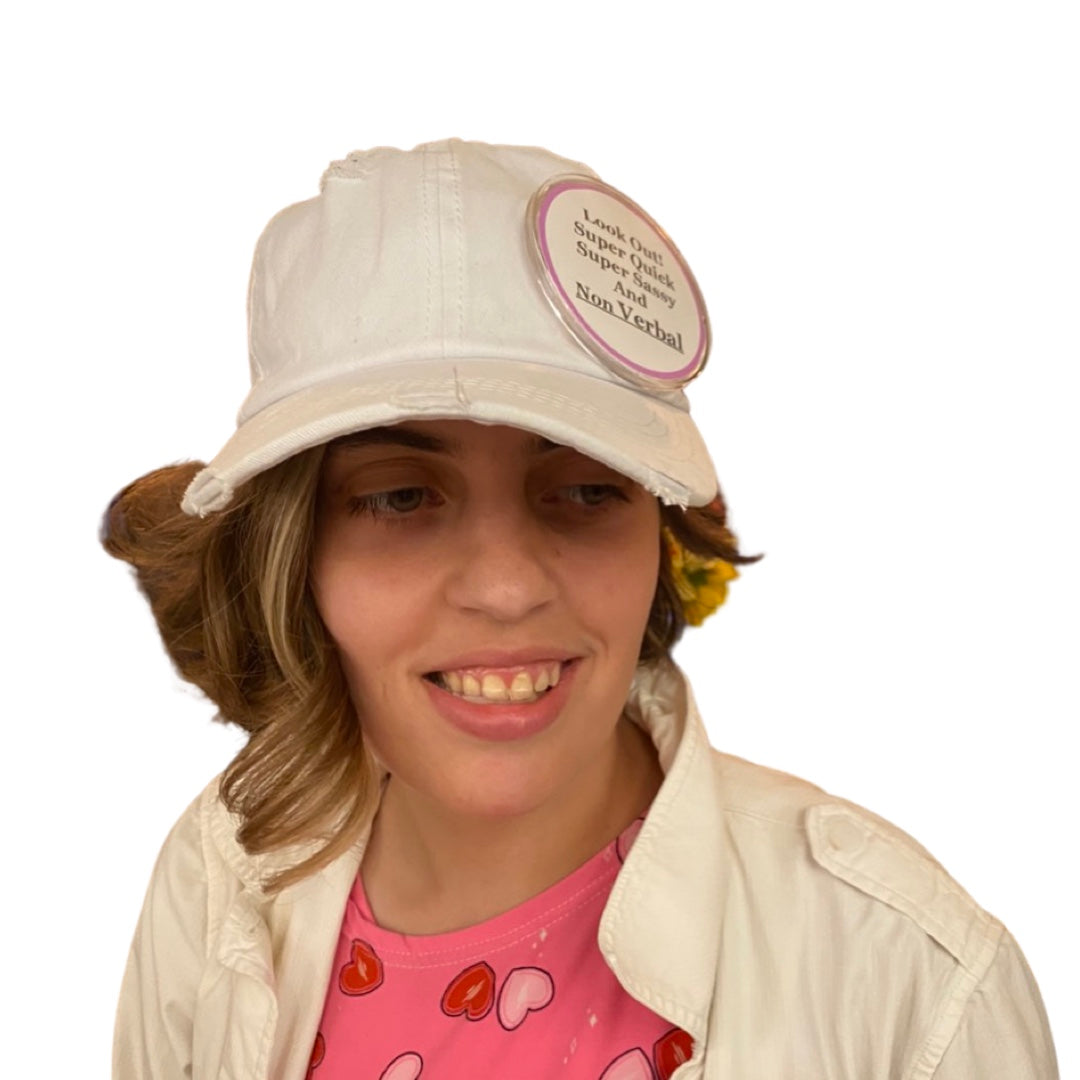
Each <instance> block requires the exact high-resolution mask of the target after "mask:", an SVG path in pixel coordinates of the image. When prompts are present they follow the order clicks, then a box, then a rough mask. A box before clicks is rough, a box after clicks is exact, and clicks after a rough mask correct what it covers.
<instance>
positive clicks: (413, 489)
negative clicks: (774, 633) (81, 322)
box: [105, 141, 1056, 1080]
mask: <svg viewBox="0 0 1080 1080" xmlns="http://www.w3.org/2000/svg"><path fill="white" fill-rule="evenodd" d="M249 317H250V341H251V362H252V378H253V389H252V392H251V395H250V396H249V398H248V400H247V402H246V403H245V405H244V408H243V410H242V412H241V416H240V423H239V427H238V430H237V432H236V434H235V435H234V436H233V438H232V439H231V440H230V441H229V442H228V443H227V444H226V446H225V448H224V449H223V450H222V451H221V453H220V454H219V455H218V456H217V458H215V459H214V461H212V462H211V463H210V465H209V466H208V467H207V468H204V469H196V468H194V467H186V466H177V467H173V468H171V469H165V470H160V471H159V472H157V473H153V474H150V476H148V477H144V478H143V479H142V480H141V481H137V482H136V483H135V484H134V485H132V486H131V487H130V488H129V489H127V490H126V491H125V492H122V493H121V494H120V496H118V498H117V500H116V501H114V504H113V506H112V507H111V508H110V512H109V514H108V515H107V519H106V526H105V541H106V546H107V547H108V549H109V550H110V551H111V552H112V553H114V554H116V555H118V556H119V557H121V558H125V559H127V560H128V561H130V562H131V563H132V564H133V565H134V566H135V567H136V569H137V570H138V572H139V575H140V581H141V584H142V586H143V588H144V590H145V592H146V594H147V596H148V598H149V600H150V602H151V604H152V606H153V608H154V611H155V615H156V617H157V619H158V622H159V625H160V627H161V629H162V633H163V637H164V639H165V643H166V646H167V648H168V649H169V651H170V654H171V655H172V657H173V659H174V661H175V662H176V664H177V666H178V667H179V669H180V671H181V673H182V674H183V675H184V676H185V677H187V678H188V679H190V680H191V681H193V682H194V683H196V684H197V685H198V686H200V687H201V688H202V689H203V690H204V691H205V692H206V693H207V694H208V695H209V696H210V697H211V698H212V699H213V700H214V701H215V702H216V703H217V704H218V706H219V708H220V711H221V714H222V716H223V717H224V718H226V719H227V720H231V721H233V722H236V723H238V724H240V725H241V726H242V727H244V728H245V729H246V730H247V731H248V732H249V733H250V738H249V741H248V743H247V745H246V746H245V748H244V749H243V750H242V751H241V753H240V754H239V755H238V756H237V758H236V759H235V761H234V762H233V763H232V765H231V766H230V767H229V769H228V770H227V771H226V773H225V774H224V776H223V777H222V779H221V781H220V783H218V782H215V783H213V784H211V785H210V787H209V788H207V790H206V791H205V792H204V793H203V795H202V796H200V798H199V799H198V800H196V802H195V803H194V804H193V805H192V807H191V808H190V809H189V810H188V812H187V813H186V814H185V815H184V816H183V817H182V818H181V820H180V822H179V823H178V824H177V826H176V828H175V829H174V831H173V833H172V834H171V835H170V837H169V839H168V840H167V842H166V845H165V847H164V849H163V852H162V856H161V859H160V860H159V863H158V866H157V868H156V870H155V873H154V876H153V879H152V881H151V885H150V889H149V892H148V895H147V900H146V905H145V908H144V911H143V915H142V918H141V921H140V925H139V928H138V930H137V932H136V937H135V942H134V944H133V947H132V952H131V957H130V960H129V966H128V970H127V974H126V977H125V983H124V988H123V991H122V998H121V1004H120V1012H119V1018H118V1024H117V1034H116V1045H115V1075H116V1076H117V1077H121V1078H128V1077H174V1076H175V1077H179V1076H194V1077H214V1076H251V1077H267V1078H271V1077H272V1078H274V1080H294V1078H295V1080H300V1078H302V1077H305V1076H308V1077H313V1078H315V1080H333V1078H337V1077H345V1076H349V1077H372V1078H382V1080H402V1078H410V1080H411V1078H414V1077H421V1076H423V1077H434V1076H442V1077H446V1076H465V1075H468V1076H475V1075H484V1076H509V1077H521V1078H526V1077H548V1076H552V1075H568V1076H577V1077H588V1078H589V1080H592V1078H594V1077H595V1078H603V1080H630V1078H634V1080H637V1078H642V1080H645V1078H656V1077H659V1078H667V1077H671V1076H678V1077H680V1078H690V1077H725V1078H739V1077H746V1078H749V1077H755V1078H757V1077H762V1076H769V1077H773V1076H775V1077H796V1076H815V1077H816V1076H830V1077H832V1076H836V1077H853V1078H854V1077H859V1078H866V1077H871V1076H872V1077H897V1078H900V1077H931V1076H933V1077H937V1078H939V1080H952V1078H959V1077H971V1076H979V1077H998V1076H1000V1077H1002V1078H1004V1077H1006V1076H1008V1077H1010V1078H1011V1077H1016V1076H1033V1077H1040V1078H1041V1077H1052V1076H1054V1075H1056V1067H1055V1063H1054V1053H1053V1048H1052V1045H1051V1041H1050V1034H1049V1030H1048V1027H1047V1023H1046V1018H1045V1014H1044V1012H1043V1009H1042V1004H1041V1001H1040V999H1039V995H1038V991H1037V989H1036V988H1035V985H1034V983H1033V981H1032V979H1031V976H1030V972H1029V971H1028V968H1027V966H1026V964H1025V962H1024V959H1023V957H1022V955H1021V954H1020V952H1019V950H1018V948H1017V947H1016V944H1015V942H1014V941H1013V940H1012V938H1011V937H1010V936H1009V935H1008V933H1007V932H1006V931H1005V930H1004V928H1003V927H1002V926H1001V925H1000V923H998V922H996V920H994V919H993V918H992V917H991V916H989V915H988V914H986V913H985V912H984V911H982V910H981V909H980V908H979V907H978V906H977V905H976V904H975V903H974V902H973V901H972V900H971V899H970V898H969V897H968V896H967V895H966V894H965V893H963V892H962V890H960V888H959V887H958V886H957V885H956V884H955V883H954V882H952V880H951V879H950V878H949V877H948V875H947V874H946V873H945V872H944V871H943V870H942V869H941V867H940V866H938V865H937V864H936V863H935V862H934V861H933V860H932V859H931V858H930V856H929V855H927V853H926V852H925V851H923V850H922V849H921V848H920V847H918V845H916V844H915V843H914V842H913V841H912V840H910V838H908V837H906V836H905V835H904V834H902V833H900V832H899V831H898V830H896V829H894V828H893V827H891V826H889V825H888V824H887V823H886V822H883V821H882V820H880V819H878V818H876V817H874V816H873V815H871V814H869V813H868V812H866V811H864V810H862V809H860V808H858V807H855V806H853V805H851V804H849V803H845V802H843V801H841V800H838V799H835V798H833V797H831V796H829V795H826V794H825V793H824V792H822V791H820V790H819V789H817V788H814V787H813V786H811V785H809V784H806V783H805V782H803V781H800V780H797V779H795V778H793V777H789V776H785V775H783V774H778V773H773V772H770V771H769V770H766V769H763V768H760V767H758V766H754V765H750V764H748V763H746V762H743V761H740V760H738V759H735V758H731V757H727V756H725V755H722V754H719V753H717V752H715V751H712V750H710V748H709V747H708V744H707V740H706V737H705V733H704V728H703V726H702V724H701V720H700V718H699V716H698V714H697V711H696V708H695V706H694V703H693V699H692V697H691V695H690V692H689V688H688V686H687V684H686V682H685V680H684V678H683V676H682V674H681V673H680V672H679V671H678V669H677V668H675V666H674V665H673V664H672V662H671V660H670V656H669V650H670V648H671V646H672V644H673V643H674V641H675V640H676V639H677V638H678V636H679V635H680V633H681V632H682V630H683V628H684V626H685V624H686V622H687V621H688V620H689V621H692V622H693V621H700V620H701V618H702V617H704V615H705V614H707V613H708V612H709V611H711V610H712V609H713V608H715V606H716V605H717V604H718V603H719V602H720V601H721V600H722V599H723V595H724V590H725V588H726V582H727V581H728V580H729V579H730V578H731V577H732V576H734V569H733V568H734V566H735V565H737V564H740V563H745V562H748V561H752V560H749V559H747V558H746V557H744V556H742V555H740V554H739V552H738V550H737V546H736V544H735V541H734V538H733V537H732V535H731V534H730V532H729V531H728V529H727V526H726V520H725V510H724V505H723V502H722V500H721V499H720V496H719V493H718V488H717V483H716V477H715V472H714V469H713V466H712V463H711V461H710V460H709V456H708V453H707V451H706V449H705V446H704V444H703V442H702V439H701V436H700V434H699V433H698V432H697V430H696V428H695V427H694V424H693V422H692V421H691V419H690V415H689V410H688V406H687V404H686V399H685V397H684V395H683V393H682V387H683V386H685V385H686V383H688V382H689V381H690V380H691V379H693V378H694V377H695V376H696V375H697V374H698V373H699V372H700V370H701V368H702V366H703V364H704V362H705V359H706V356H707V352H708V322H707V318H706V315H705V308H704V304H703V302H702V300H701V297H700V294H699V292H698V290H697V286H696V284H695V282H694V279H693V276H692V274H691V273H690V270H689V268H688V267H687V266H686V264H685V262H684V261H683V259H682V257H681V256H680V254H679V252H678V251H677V249H676V248H675V247H674V246H673V245H672V243H671V241H670V240H669V239H668V238H667V236H666V235H665V234H664V233H663V232H662V230H660V229H659V227H658V226H657V225H656V223H655V222H653V221H652V219H651V218H649V217H648V216H647V215H646V214H645V213H644V211H642V210H641V208H640V207H637V206H636V205H635V204H633V203H632V202H630V200H628V199H627V198H626V197H625V196H623V195H621V194H620V193H619V192H617V191H615V190H614V189H611V188H609V187H607V186H606V185H604V184H602V183H601V182H600V181H599V180H597V179H596V178H595V176H594V175H593V174H592V173H591V172H590V171H589V170H588V169H586V168H585V167H584V166H582V165H579V164H576V163H572V162H568V161H565V160H563V159H560V158H556V157H554V156H553V155H551V154H548V153H547V152H545V151H541V150H536V149H528V148H516V147H490V146H485V145H482V144H469V143H461V142H457V141H451V142H448V143H438V144H431V145H428V146H423V147H418V148H417V149H416V150H414V151H412V152H409V153H403V152H400V151H395V150H387V149H380V150H375V151H371V152H367V153H357V154H353V155H350V157H349V158H348V159H347V160H345V161H343V162H338V163H335V164H334V165H332V166H331V168H330V169H329V170H328V172H327V174H326V175H325V177H324V180H323V186H322V190H321V193H320V195H319V196H318V197H317V198H315V199H312V200H310V201H308V202H306V203H301V204H298V205H296V206H293V207H289V208H288V209H286V210H285V211H283V212H282V213H281V214H279V215H278V216H277V217H276V218H275V219H274V220H273V221H272V222H271V223H270V225H269V226H268V227H267V230H266V231H265V232H264V234H263V237H262V239H261V240H260V243H259V246H258V249H257V251H256V256H255V263H254V268H253V272H252V280H251V292H250V298H249ZM181 505H182V511H181V509H180V508H179V507H180V506H181Z"/></svg>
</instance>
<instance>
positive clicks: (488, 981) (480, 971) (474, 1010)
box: [442, 960, 495, 1020]
mask: <svg viewBox="0 0 1080 1080" xmlns="http://www.w3.org/2000/svg"><path fill="white" fill-rule="evenodd" d="M494 1000H495V972H494V971H492V970H491V968H490V967H488V965H487V964H485V963H484V962H483V960H481V961H480V963H479V964H473V966H472V967H467V968H466V969H465V970H464V971H463V972H461V974H460V975H456V976H455V977H454V978H453V979H452V980H451V982H450V985H449V986H448V987H447V988H446V990H445V991H444V993H443V996H442V1011H443V1012H444V1013H446V1015H447V1016H460V1015H461V1014H462V1013H465V1014H466V1017H467V1019H469V1020H482V1019H483V1018H484V1017H485V1016H487V1014H488V1013H489V1012H490V1011H491V1005H492V1003H493V1002H494Z"/></svg>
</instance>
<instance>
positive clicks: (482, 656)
mask: <svg viewBox="0 0 1080 1080" xmlns="http://www.w3.org/2000/svg"><path fill="white" fill-rule="evenodd" d="M579 656H580V653H573V652H568V651H567V650H566V649H559V648H556V647H551V648H548V647H546V646H543V645H540V646H536V647H535V648H528V649H484V650H482V651H481V650H479V649H478V650H477V651H476V652H470V653H461V654H460V655H459V656H455V657H452V658H451V659H449V660H445V661H443V662H442V663H440V664H437V665H435V666H434V667H431V668H429V669H428V671H427V672H425V674H429V673H431V672H434V671H455V670H456V669H458V668H470V667H492V668H499V667H517V666H518V665H519V664H535V663H536V662H537V661H540V660H558V661H559V662H560V663H564V662H566V661H568V660H576V659H577V658H578V657H579Z"/></svg>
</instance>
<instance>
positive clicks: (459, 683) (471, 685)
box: [439, 660, 562, 703]
mask: <svg viewBox="0 0 1080 1080" xmlns="http://www.w3.org/2000/svg"><path fill="white" fill-rule="evenodd" d="M561 671H562V664H561V663H560V662H559V661H557V660H556V661H554V662H553V663H551V664H550V665H548V666H545V667H543V668H541V669H540V674H539V675H538V676H537V678H536V682H535V684H534V683H533V681H532V677H531V676H530V674H529V672H527V671H519V672H517V674H515V675H514V677H513V679H512V680H511V682H510V685H509V687H508V686H507V685H506V681H505V680H504V679H503V678H502V676H501V675H496V674H494V673H493V672H489V673H488V674H487V675H485V676H484V678H483V680H482V681H481V680H480V679H477V677H476V676H475V675H471V674H468V673H466V674H464V675H463V674H460V673H459V672H457V671H441V672H439V681H440V683H441V685H442V687H443V688H444V689H445V690H449V691H450V693H452V694H458V695H460V696H461V697H465V698H468V699H470V700H473V701H476V702H484V703H489V702H504V703H505V702H508V701H513V702H525V701H535V700H536V699H537V698H538V697H539V696H540V695H541V694H542V693H544V691H546V690H547V689H549V688H550V687H553V686H558V684H559V676H560V674H561Z"/></svg>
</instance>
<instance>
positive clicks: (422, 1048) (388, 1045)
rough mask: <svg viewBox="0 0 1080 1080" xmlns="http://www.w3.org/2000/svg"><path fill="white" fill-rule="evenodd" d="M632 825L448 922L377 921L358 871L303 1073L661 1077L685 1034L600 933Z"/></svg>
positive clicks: (570, 1079) (366, 1078) (612, 1079)
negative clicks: (491, 906)
mask: <svg viewBox="0 0 1080 1080" xmlns="http://www.w3.org/2000/svg"><path fill="white" fill-rule="evenodd" d="M640 827H641V819H640V818H639V819H638V820H637V821H634V822H632V823H631V824H630V825H629V826H627V828H626V829H625V830H624V831H623V833H622V834H621V835H620V836H619V838H618V839H617V840H613V841H612V842H611V843H610V844H609V845H608V846H607V847H606V848H604V849H603V850H602V851H600V852H598V853H597V854H596V855H594V856H593V857H592V858H591V859H590V860H589V861H588V862H587V863H585V864H584V865H583V866H580V867H578V869H577V870H575V871H574V872H573V873H571V874H569V875H568V876H567V877H565V878H563V879H562V881H559V882H556V883H555V884H554V885H552V886H551V888H549V889H546V890H545V891H544V892H542V893H540V895H539V896H534V897H533V898H532V899H531V900H526V901H525V903H523V904H519V905H518V906H517V907H516V908H514V909H513V910H511V911H507V912H504V913H503V914H502V915H497V916H495V918H493V919H488V920H487V922H483V923H480V924H479V925H477V926H470V927H468V928H466V929H464V930H455V931H453V932H452V933H448V934H430V935H421V936H416V935H409V934H398V933H395V932H392V931H390V930H384V929H383V928H382V927H380V926H378V925H377V924H376V923H375V921H374V919H373V918H372V913H371V909H370V907H369V906H368V902H367V897H366V896H365V895H364V886H363V882H362V881H361V879H360V876H359V875H357V879H356V884H355V885H354V886H353V890H352V894H351V895H350V897H349V901H348V904H347V906H346V908H345V918H344V920H343V922H342V925H341V935H340V938H339V940H338V948H337V953H336V955H335V957H334V968H333V974H332V976H331V979H330V986H329V988H328V990H327V995H326V1004H325V1006H324V1008H323V1015H322V1020H321V1022H320V1024H319V1034H318V1036H317V1037H316V1040H315V1046H314V1049H313V1051H312V1055H311V1068H310V1069H309V1071H308V1077H309V1080H466V1078H468V1080H477V1078H483V1080H487V1078H488V1077H500V1078H507V1080H551V1078H552V1077H565V1078H567V1080H667V1078H668V1077H669V1076H671V1074H672V1073H673V1072H674V1071H675V1069H676V1068H677V1067H678V1066H679V1065H680V1064H681V1063H682V1062H683V1061H685V1060H687V1059H688V1058H689V1057H690V1052H691V1048H692V1047H691V1040H690V1036H689V1035H687V1034H686V1032H684V1031H682V1030H681V1029H679V1028H677V1027H675V1026H674V1025H673V1024H671V1023H670V1021H668V1020H665V1019H664V1018H663V1017H661V1016H658V1015H657V1014H656V1013H654V1012H653V1011H652V1010H651V1009H648V1008H646V1006H644V1005H642V1004H640V1003H639V1002H638V1001H635V1000H634V999H633V998H632V997H630V995H629V994H627V993H626V991H625V990H623V988H622V986H621V985H620V984H619V982H618V980H617V979H616V978H615V976H614V975H613V974H612V973H611V970H610V969H609V968H608V966H607V965H606V964H605V963H604V960H603V957H602V956H601V955H600V949H599V946H598V945H597V941H596V935H597V930H598V928H599V924H600V916H601V913H602V912H603V909H604V904H605V903H606V902H607V898H608V893H609V892H610V891H611V886H612V884H613V883H614V881H615V876H616V874H618V872H619V867H620V865H621V864H622V860H623V858H624V857H625V854H626V852H627V851H628V850H629V847H630V845H631V844H632V843H633V840H634V837H635V836H636V835H637V832H638V829H640Z"/></svg>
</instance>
